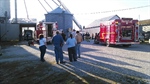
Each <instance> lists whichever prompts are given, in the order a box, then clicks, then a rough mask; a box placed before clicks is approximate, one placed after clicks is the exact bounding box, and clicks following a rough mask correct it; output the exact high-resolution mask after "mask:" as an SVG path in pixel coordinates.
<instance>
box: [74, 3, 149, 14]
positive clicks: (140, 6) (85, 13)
mask: <svg viewBox="0 0 150 84" xmlns="http://www.w3.org/2000/svg"><path fill="white" fill-rule="evenodd" d="M145 7H150V5H146V6H139V7H133V8H125V9H118V10H110V11H102V12H91V13H77V14H76V15H88V14H100V13H109V12H118V11H126V10H133V9H139V8H145Z"/></svg>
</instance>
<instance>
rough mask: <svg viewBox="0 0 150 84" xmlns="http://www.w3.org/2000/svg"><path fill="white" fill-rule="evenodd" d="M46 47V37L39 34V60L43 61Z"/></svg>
mask: <svg viewBox="0 0 150 84" xmlns="http://www.w3.org/2000/svg"><path fill="white" fill-rule="evenodd" d="M46 48H47V43H46V38H44V35H43V34H40V35H39V49H40V52H41V54H40V57H41V61H42V62H44V61H45V60H44V55H45V53H46Z"/></svg>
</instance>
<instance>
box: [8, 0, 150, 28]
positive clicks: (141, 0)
mask: <svg viewBox="0 0 150 84" xmlns="http://www.w3.org/2000/svg"><path fill="white" fill-rule="evenodd" d="M10 1H11V4H10V5H11V18H14V17H15V8H14V7H15V6H14V1H15V0H10ZM39 1H40V2H41V3H42V4H43V5H44V7H45V8H46V10H47V11H49V12H50V11H52V10H54V9H56V8H57V7H58V6H57V5H56V4H55V3H54V2H53V1H52V0H45V1H47V2H48V3H49V5H50V6H51V7H52V8H53V9H51V8H50V7H49V6H48V5H47V4H46V3H45V2H44V0H39ZM39 1H38V0H25V2H26V5H27V10H28V15H29V18H36V19H37V20H38V21H40V20H42V19H44V18H45V16H44V14H46V13H47V12H46V11H45V9H44V8H43V7H42V6H41V4H40V3H39ZM54 1H56V2H57V0H54ZM61 1H62V2H63V3H64V4H65V6H66V7H67V8H68V9H69V10H70V11H71V13H72V14H73V15H74V17H75V18H76V20H77V21H78V22H79V24H81V25H82V26H87V25H89V24H90V23H92V22H93V21H94V20H96V19H100V18H104V17H107V16H111V15H116V14H117V15H118V16H120V17H128V18H134V19H138V20H146V19H150V0H61ZM138 7H141V8H138ZM129 8H135V9H130V10H124V11H113V10H120V9H129ZM105 11H111V12H105ZM112 11H113V12H112ZM17 17H18V18H27V13H26V9H25V5H24V0H17ZM74 27H75V26H74Z"/></svg>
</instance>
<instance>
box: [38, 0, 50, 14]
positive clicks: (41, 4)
mask: <svg viewBox="0 0 150 84" xmlns="http://www.w3.org/2000/svg"><path fill="white" fill-rule="evenodd" d="M38 1H39V3H40V4H41V6H42V7H43V8H44V9H45V11H46V12H47V13H48V11H47V10H46V8H45V7H44V6H43V4H42V3H41V2H40V0H38Z"/></svg>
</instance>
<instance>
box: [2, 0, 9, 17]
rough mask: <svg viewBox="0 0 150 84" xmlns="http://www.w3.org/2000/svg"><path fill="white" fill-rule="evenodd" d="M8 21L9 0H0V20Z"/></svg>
mask: <svg viewBox="0 0 150 84" xmlns="http://www.w3.org/2000/svg"><path fill="white" fill-rule="evenodd" d="M6 17H7V19H10V0H0V19H1V20H2V19H5V18H6Z"/></svg>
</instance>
